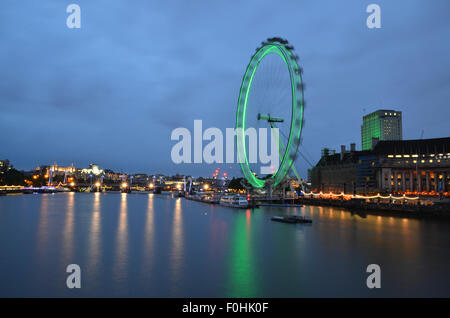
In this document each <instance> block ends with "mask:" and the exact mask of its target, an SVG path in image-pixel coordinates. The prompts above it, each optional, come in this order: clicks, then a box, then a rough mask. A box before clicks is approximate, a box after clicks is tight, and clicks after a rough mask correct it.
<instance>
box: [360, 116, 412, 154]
mask: <svg viewBox="0 0 450 318" xmlns="http://www.w3.org/2000/svg"><path fill="white" fill-rule="evenodd" d="M402 139H403V134H402V112H400V111H396V110H385V109H381V110H377V111H375V112H373V113H371V114H368V115H366V116H364V117H363V124H362V126H361V148H362V150H370V149H372V148H373V146H374V143H376V142H377V141H384V140H402Z"/></svg>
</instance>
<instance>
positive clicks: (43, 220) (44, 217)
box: [37, 194, 49, 258]
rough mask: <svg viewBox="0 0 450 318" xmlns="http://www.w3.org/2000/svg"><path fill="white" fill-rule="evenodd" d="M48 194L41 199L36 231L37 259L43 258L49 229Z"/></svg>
mask: <svg viewBox="0 0 450 318" xmlns="http://www.w3.org/2000/svg"><path fill="white" fill-rule="evenodd" d="M48 196H49V195H48V194H43V195H42V197H41V209H40V211H39V212H40V213H39V224H38V231H37V245H38V246H37V250H38V254H39V257H44V258H45V255H43V254H44V253H45V252H46V247H47V241H48V235H49V233H48V232H49V229H48V201H49V198H48Z"/></svg>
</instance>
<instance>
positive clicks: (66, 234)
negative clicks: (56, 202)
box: [62, 192, 75, 266]
mask: <svg viewBox="0 0 450 318" xmlns="http://www.w3.org/2000/svg"><path fill="white" fill-rule="evenodd" d="M68 196H69V197H68V199H67V206H66V213H65V214H66V217H65V221H64V228H63V233H62V253H63V257H62V261H63V263H64V264H63V266H65V265H67V264H71V263H72V257H73V248H74V244H75V242H74V236H75V235H74V234H75V233H74V228H75V193H74V192H69V193H68Z"/></svg>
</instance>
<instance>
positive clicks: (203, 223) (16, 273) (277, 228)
mask: <svg viewBox="0 0 450 318" xmlns="http://www.w3.org/2000/svg"><path fill="white" fill-rule="evenodd" d="M284 214H303V215H306V216H309V217H311V218H312V219H313V224H312V225H306V224H305V225H303V224H297V225H293V224H283V223H277V222H273V221H271V220H270V217H271V216H273V215H284ZM372 263H375V264H379V265H380V266H381V276H382V277H381V282H382V283H381V285H382V286H381V287H382V288H381V289H378V290H370V289H368V288H367V287H366V278H367V276H368V274H367V273H366V267H367V265H369V264H372ZM68 264H78V265H80V267H81V270H82V273H81V277H82V278H81V289H72V290H70V289H68V288H67V287H66V278H67V276H68V274H67V273H66V266H67V265H68ZM449 268H450V224H449V223H448V222H446V221H442V220H418V219H408V218H396V217H385V216H373V215H367V216H364V215H358V214H352V213H350V212H348V211H345V210H341V209H338V208H330V207H313V206H304V207H301V208H260V209H255V210H235V209H231V208H224V207H221V206H211V205H206V204H203V203H198V202H194V201H187V200H185V199H183V198H172V197H170V196H169V195H153V194H135V193H131V194H120V193H59V194H53V195H52V194H39V195H21V196H6V197H0V296H1V297H48V296H51V297H53V296H56V297H110V296H112V297H348V296H349V297H359V296H363V297H366V296H373V297H392V296H394V297H410V296H414V297H416V296H424V297H427V296H441V297H443V296H445V297H449V296H450V278H449V275H448V270H449Z"/></svg>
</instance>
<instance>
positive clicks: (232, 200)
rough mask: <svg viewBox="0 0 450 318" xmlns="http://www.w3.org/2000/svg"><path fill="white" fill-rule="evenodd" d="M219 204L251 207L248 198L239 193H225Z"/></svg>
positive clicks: (232, 206) (243, 207) (244, 207)
mask: <svg viewBox="0 0 450 318" xmlns="http://www.w3.org/2000/svg"><path fill="white" fill-rule="evenodd" d="M219 204H220V205H223V206H226V207H231V208H241V209H246V208H248V207H249V204H248V201H247V199H246V198H244V197H241V196H238V195H225V196H223V197H221V198H220V201H219Z"/></svg>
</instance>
